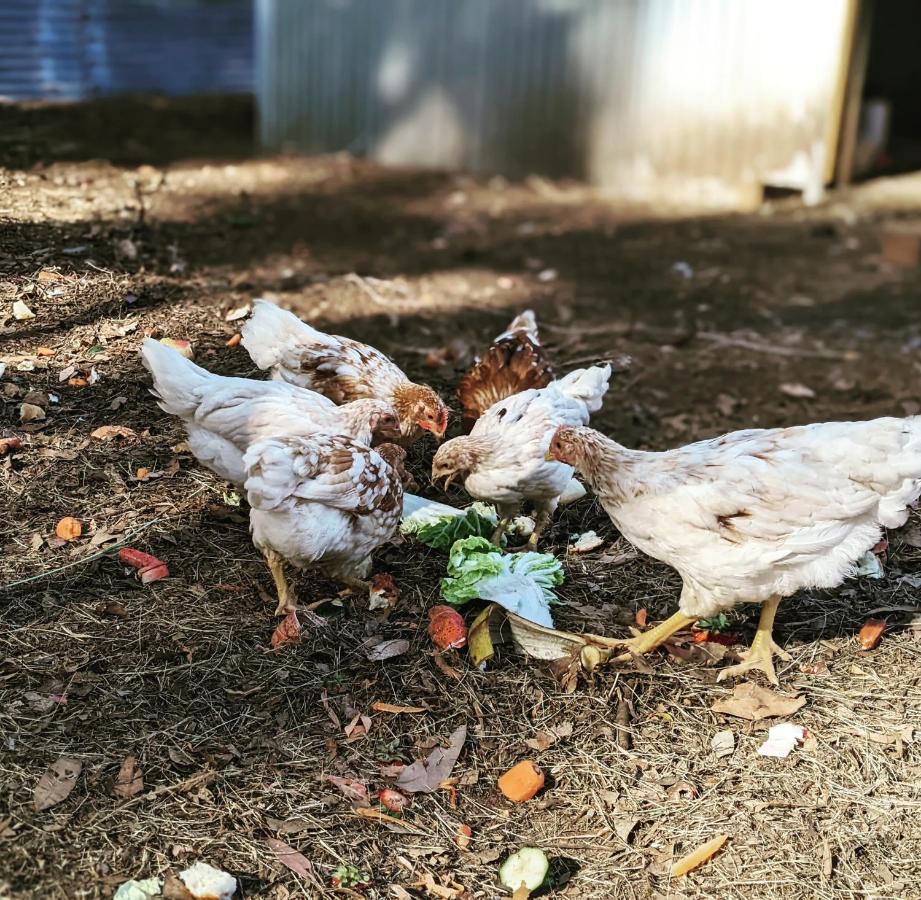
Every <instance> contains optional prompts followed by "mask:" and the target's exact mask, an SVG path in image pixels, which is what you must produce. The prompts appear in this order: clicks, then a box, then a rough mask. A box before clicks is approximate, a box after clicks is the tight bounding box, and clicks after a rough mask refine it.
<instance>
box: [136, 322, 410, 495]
mask: <svg viewBox="0 0 921 900" xmlns="http://www.w3.org/2000/svg"><path fill="white" fill-rule="evenodd" d="M141 357H142V360H143V362H144V365H145V366H146V367H147V369H148V370H149V371H150V374H151V375H152V377H153V389H152V391H151V393H152V394H153V395H154V396H155V397H156V398H157V401H158V403H159V405H160V408H161V409H162V410H164V411H165V412H168V413H169V414H170V415H174V416H178V417H179V418H180V419H181V420H182V422H183V424H184V425H185V427H186V432H187V434H188V444H189V449H190V450H191V452H192V454H193V455H194V456H195V458H196V459H197V460H198V461H199V462H200V463H201V464H202V465H204V466H206V467H207V468H209V469H211V471H212V472H215V473H216V474H217V475H219V476H220V477H221V478H226V479H227V480H228V481H232V482H233V483H234V484H236V485H242V484H243V480H244V478H245V470H244V466H243V454H244V453H245V452H246V449H247V447H249V446H250V444H252V443H253V442H254V441H257V440H259V439H260V438H265V437H271V436H273V435H277V434H284V435H288V436H291V437H309V436H311V435H313V434H316V433H318V432H322V433H335V434H343V435H346V436H348V437H351V438H354V439H355V440H357V441H359V442H360V443H363V444H370V443H371V439H372V435H373V434H374V433H375V432H380V433H381V434H382V435H395V434H398V433H399V421H398V419H397V417H396V413H395V412H394V410H393V407H392V406H390V405H389V404H388V403H385V402H383V401H380V400H357V401H355V402H353V403H348V404H346V405H344V406H336V404H335V403H333V402H332V400H329V399H327V398H326V397H323V396H321V395H320V394H318V393H316V392H315V391H308V390H304V389H303V388H299V387H295V386H294V385H291V384H285V383H284V382H279V381H254V380H253V379H250V378H228V377H226V376H223V375H215V374H213V373H212V372H209V371H207V370H206V369H203V368H202V367H201V366H198V365H196V364H195V363H193V362H192V361H191V360H188V359H186V358H185V357H184V356H182V355H181V354H180V353H177V352H176V351H175V350H173V349H171V348H170V347H167V346H165V345H164V344H161V343H160V342H159V341H155V340H153V338H146V339H145V340H144V343H143V345H142V347H141Z"/></svg>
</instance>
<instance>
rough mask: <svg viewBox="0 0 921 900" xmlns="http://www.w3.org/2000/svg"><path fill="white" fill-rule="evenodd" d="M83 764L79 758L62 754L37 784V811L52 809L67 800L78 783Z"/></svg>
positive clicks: (33, 799)
mask: <svg viewBox="0 0 921 900" xmlns="http://www.w3.org/2000/svg"><path fill="white" fill-rule="evenodd" d="M82 768H83V766H82V764H81V763H80V761H79V760H77V759H68V758H67V757H66V756H62V757H61V758H60V759H58V760H57V761H56V762H54V763H52V765H51V766H50V767H49V768H48V770H47V771H46V772H45V774H44V775H42V777H41V778H39V780H38V784H37V785H35V793H34V794H33V796H32V804H33V806H34V807H35V810H36V812H42V811H43V810H46V809H51V807H52V806H56V805H57V804H58V803H60V802H61V801H62V800H65V799H66V798H67V797H68V796H69V795H70V792H71V791H72V790H73V789H74V787H75V785H76V784H77V778H78V777H79V776H80V770H81V769H82Z"/></svg>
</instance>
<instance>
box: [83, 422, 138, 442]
mask: <svg viewBox="0 0 921 900" xmlns="http://www.w3.org/2000/svg"><path fill="white" fill-rule="evenodd" d="M90 437H91V438H95V439H96V440H97V441H111V440H115V439H119V440H120V441H123V442H124V443H126V444H127V443H132V442H134V441H137V440H138V439H139V438H138V433H137V432H136V431H134V429H132V428H128V427H127V426H126V425H103V426H101V427H100V428H97V429H96V430H95V431H91V432H90Z"/></svg>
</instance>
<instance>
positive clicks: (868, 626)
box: [857, 619, 886, 650]
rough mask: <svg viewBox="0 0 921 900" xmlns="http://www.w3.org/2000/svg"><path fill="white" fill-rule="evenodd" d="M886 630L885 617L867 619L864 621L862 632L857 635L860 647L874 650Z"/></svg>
mask: <svg viewBox="0 0 921 900" xmlns="http://www.w3.org/2000/svg"><path fill="white" fill-rule="evenodd" d="M885 630H886V620H885V619H867V621H866V622H864V623H863V627H862V628H861V629H860V634H859V635H857V640H858V642H859V643H860V649H861V650H872V649H873V648H874V647H875V646H876V645H877V644H878V643H879V642H880V641H881V640H882V637H883V632H884V631H885Z"/></svg>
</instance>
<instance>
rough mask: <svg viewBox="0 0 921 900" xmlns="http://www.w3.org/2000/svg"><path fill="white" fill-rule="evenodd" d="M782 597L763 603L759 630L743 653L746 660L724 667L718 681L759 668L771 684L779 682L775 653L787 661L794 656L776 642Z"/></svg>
mask: <svg viewBox="0 0 921 900" xmlns="http://www.w3.org/2000/svg"><path fill="white" fill-rule="evenodd" d="M782 599H783V598H782V597H772V598H771V599H770V600H765V601H764V603H763V604H762V605H761V618H760V619H759V620H758V630H757V631H756V632H755V638H754V640H753V641H752V645H751V649H750V650H748V652H746V653H743V654H741V655H742V659H743V660H744V662H740V663H739V664H738V665H736V666H729V667H728V668H726V669H723V670H722V671H721V672H720V673H719V675H717V677H716V680H717V681H722V680H723V679H724V678H731V677H733V676H734V675H743V674H745V673H746V672H750V671H751V670H752V669H758V670H759V671H761V672H764V674H765V675H767V677H768V681H770V682H771V684H777V683H778V682H777V673H776V672H775V671H774V654H775V653H776V654H777V655H778V656H779V657H780V658H781V659H782V660H785V661H787V660H790V659H792V658H793V657H791V656H790V654H789V653H787V651H786V650H784V649H783V648H782V647H779V646H778V645H777V644H775V643H774V637H773V631H774V616H775V615H776V614H777V607H778V606H780V601H781V600H782Z"/></svg>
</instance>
